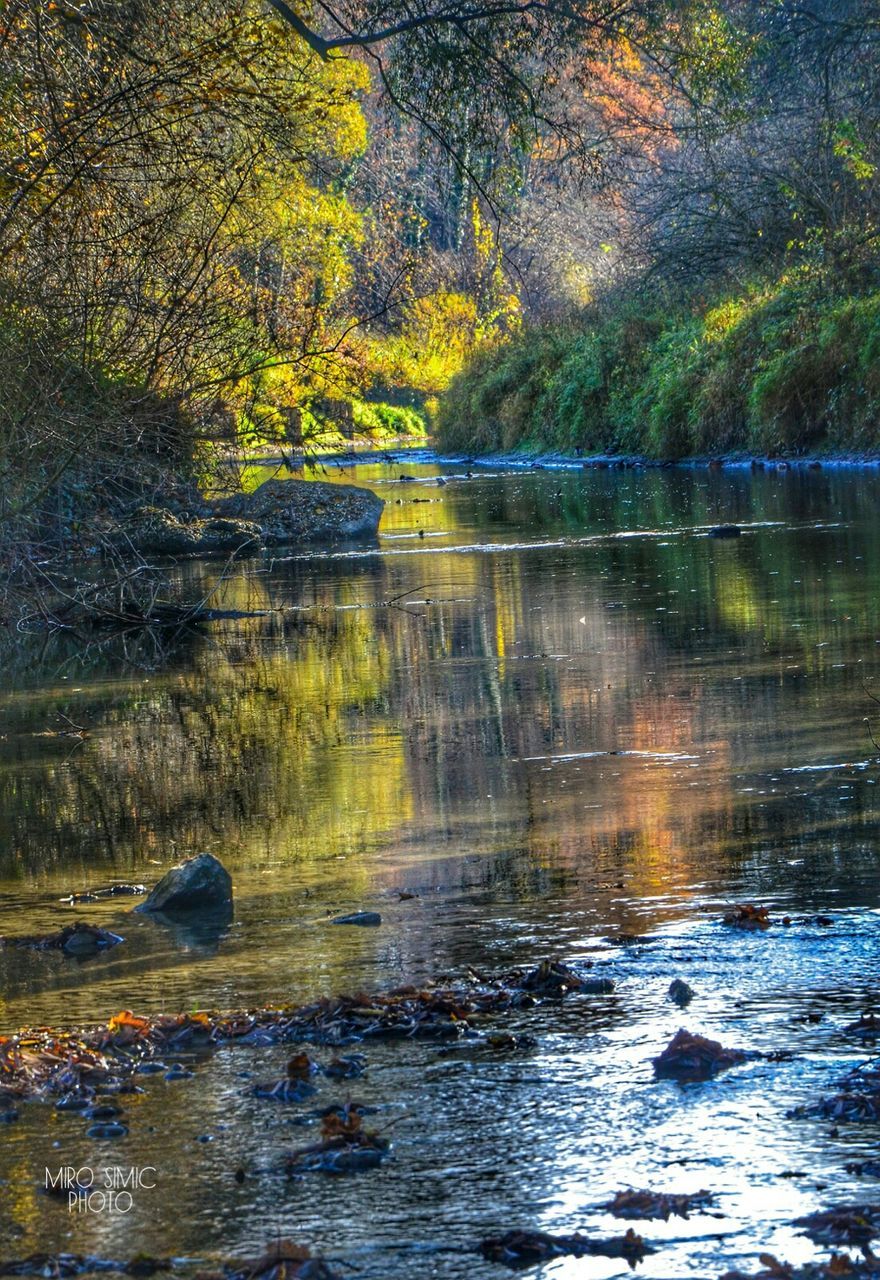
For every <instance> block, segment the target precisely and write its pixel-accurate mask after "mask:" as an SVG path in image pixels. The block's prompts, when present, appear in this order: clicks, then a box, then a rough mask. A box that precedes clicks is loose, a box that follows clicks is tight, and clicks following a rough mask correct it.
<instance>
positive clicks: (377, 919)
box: [330, 911, 382, 928]
mask: <svg viewBox="0 0 880 1280" xmlns="http://www.w3.org/2000/svg"><path fill="white" fill-rule="evenodd" d="M330 923H331V924H359V925H360V926H361V927H362V928H376V926H377V925H380V924H381V923H382V917H381V916H380V915H379V912H378V911H354V912H352V914H351V915H350V916H335V917H334V918H333V919H332V920H331V921H330Z"/></svg>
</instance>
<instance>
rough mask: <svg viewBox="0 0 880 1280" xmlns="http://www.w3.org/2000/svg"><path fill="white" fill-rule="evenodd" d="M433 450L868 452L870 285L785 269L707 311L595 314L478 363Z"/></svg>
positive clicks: (878, 304) (874, 316)
mask: <svg viewBox="0 0 880 1280" xmlns="http://www.w3.org/2000/svg"><path fill="white" fill-rule="evenodd" d="M438 430H439V443H440V446H441V447H442V448H444V449H467V450H468V451H470V452H473V451H478V452H493V451H497V450H509V449H515V448H535V449H554V450H557V449H558V450H561V451H573V450H575V449H581V450H583V451H585V452H588V453H591V452H604V451H608V452H614V451H620V452H630V453H641V454H645V455H648V456H651V457H660V458H681V457H687V456H689V455H695V454H718V453H725V452H733V451H747V452H755V453H765V454H771V455H772V454H777V453H780V454H782V453H802V452H806V451H811V452H823V451H828V452H835V451H836V452H843V451H849V450H858V451H873V450H877V449H880V283H878V277H877V275H876V273H874V272H871V273H868V272H865V273H863V274H862V276H861V280H860V284H859V287H858V288H849V289H848V288H846V287H843V286H841V285H838V287H837V288H836V289H834V288H830V287H829V284H828V279H827V277H826V274H825V273H824V272H820V271H819V270H817V269H815V268H812V269H808V268H800V269H797V270H793V271H791V272H789V273H787V274H786V275H784V276H781V277H780V278H778V279H775V280H773V281H770V282H763V283H755V284H754V285H752V286H751V287H749V288H746V289H743V290H742V291H740V292H737V293H732V292H731V293H726V294H720V295H718V296H716V297H715V298H713V299H712V300H708V301H704V300H700V301H699V302H696V303H694V302H690V303H687V304H686V303H683V302H680V301H679V302H677V303H670V302H669V301H668V300H664V299H662V298H658V297H655V298H654V299H653V300H652V301H650V302H648V301H646V300H645V299H644V298H640V299H638V300H636V301H630V302H617V303H606V304H605V305H604V306H603V307H602V308H601V309H599V308H596V309H594V310H591V311H590V312H587V313H584V314H582V315H581V316H579V317H577V318H576V319H573V320H571V321H569V322H568V323H566V324H564V325H557V326H555V327H543V328H540V327H539V328H532V329H530V330H525V331H523V332H522V333H521V334H519V335H517V336H516V337H514V338H513V340H511V341H509V342H507V343H505V344H504V345H499V346H496V347H494V348H493V349H491V350H486V351H483V352H482V353H480V354H479V355H478V356H477V358H476V359H474V360H473V361H472V362H471V363H470V364H469V365H468V367H467V368H466V369H465V371H464V372H463V373H461V374H460V375H459V376H458V377H456V378H455V379H454V380H453V382H452V384H451V386H450V388H449V390H448V392H447V393H446V395H445V397H444V399H443V401H442V403H441V407H440V413H439V420H438Z"/></svg>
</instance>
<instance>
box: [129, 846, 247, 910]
mask: <svg viewBox="0 0 880 1280" xmlns="http://www.w3.org/2000/svg"><path fill="white" fill-rule="evenodd" d="M231 902H232V877H231V876H230V874H229V872H228V871H227V870H226V868H225V867H224V865H223V863H222V862H221V861H220V859H219V858H215V857H214V855H213V853H199V854H197V855H196V856H195V857H194V858H187V859H186V861H185V862H180V863H178V864H177V866H176V867H172V868H171V870H170V871H168V872H166V874H165V875H164V876H163V877H162V879H161V880H160V881H159V883H158V884H157V885H156V887H155V889H154V890H153V892H152V893H151V894H150V896H149V897H148V898H147V900H146V902H142V903H140V905H139V906H137V907H135V911H165V912H168V913H171V914H173V913H174V912H176V911H198V910H216V909H217V908H219V907H226V906H229V904H230V903H231Z"/></svg>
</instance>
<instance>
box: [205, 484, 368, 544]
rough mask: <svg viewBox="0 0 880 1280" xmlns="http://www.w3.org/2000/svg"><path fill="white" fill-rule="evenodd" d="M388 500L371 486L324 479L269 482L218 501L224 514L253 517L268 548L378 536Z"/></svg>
mask: <svg viewBox="0 0 880 1280" xmlns="http://www.w3.org/2000/svg"><path fill="white" fill-rule="evenodd" d="M384 506H385V503H384V502H383V501H382V499H381V498H380V497H379V496H378V495H377V494H375V493H373V492H372V490H370V489H361V488H359V487H358V486H356V485H351V484H328V483H326V482H324V481H319V480H267V481H266V482H265V483H264V484H261V485H260V487H259V488H258V489H255V490H254V491H253V493H237V494H234V495H233V496H232V497H231V498H223V499H221V500H220V501H219V502H216V503H215V504H214V509H215V510H216V512H217V513H218V514H219V515H223V516H227V517H232V518H233V519H236V520H246V521H252V522H254V523H255V524H256V525H258V526H259V528H260V530H261V531H262V540H263V542H264V543H265V544H266V545H267V546H277V545H279V544H281V543H286V542H315V541H323V540H327V541H336V540H339V539H344V538H369V537H375V535H376V532H377V530H378V528H379V520H380V519H381V516H382V510H383V508H384Z"/></svg>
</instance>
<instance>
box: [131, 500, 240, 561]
mask: <svg viewBox="0 0 880 1280" xmlns="http://www.w3.org/2000/svg"><path fill="white" fill-rule="evenodd" d="M118 541H119V543H120V545H123V546H125V545H128V546H131V547H134V548H135V549H136V550H137V551H138V552H140V554H141V555H167V556H177V555H197V556H213V555H234V554H236V553H244V552H250V553H251V554H253V553H254V552H256V551H259V549H260V547H261V546H262V542H263V535H262V530H261V529H260V526H259V525H257V524H254V523H253V522H252V521H250V520H232V519H227V518H224V517H222V516H208V517H207V518H198V517H196V518H193V519H190V520H184V519H181V518H180V517H179V516H178V515H176V514H175V513H174V512H173V511H169V510H168V509H167V508H165V507H138V509H137V510H136V511H134V512H133V513H132V514H131V515H130V516H129V517H128V520H127V521H126V523H125V524H124V525H123V526H122V527H121V529H120V532H119V537H118Z"/></svg>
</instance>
